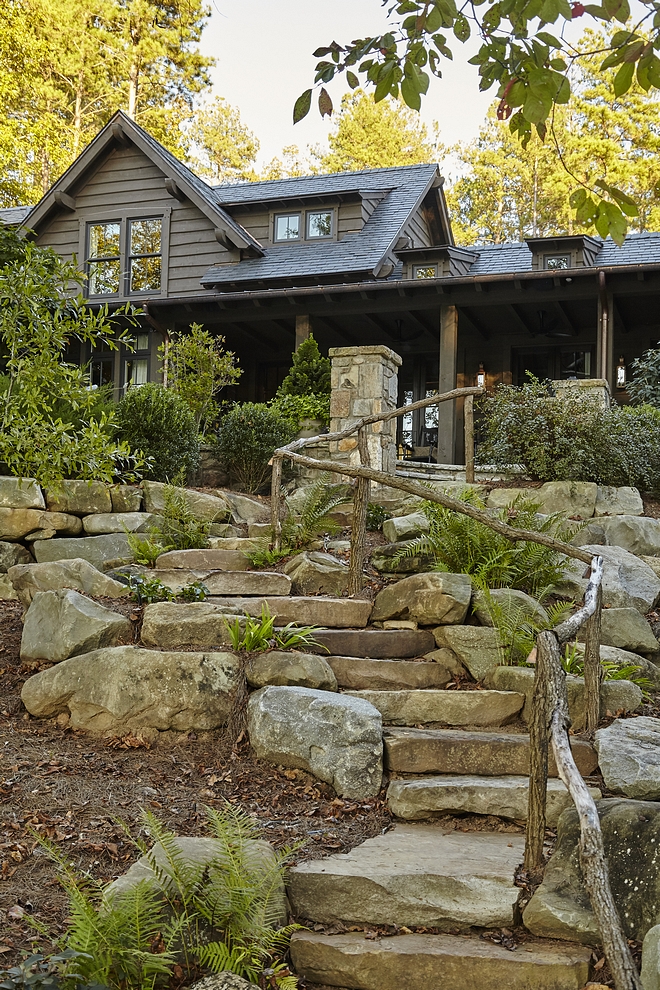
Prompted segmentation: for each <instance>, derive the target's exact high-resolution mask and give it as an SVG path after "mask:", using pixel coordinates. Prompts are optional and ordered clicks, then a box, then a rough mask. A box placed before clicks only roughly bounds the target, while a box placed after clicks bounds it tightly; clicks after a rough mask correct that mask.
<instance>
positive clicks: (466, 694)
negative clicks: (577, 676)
mask: <svg viewBox="0 0 660 990" xmlns="http://www.w3.org/2000/svg"><path fill="white" fill-rule="evenodd" d="M345 693H346V694H350V695H352V696H353V697H354V698H362V699H363V700H364V701H368V702H369V703H370V704H372V705H373V706H374V708H377V709H378V711H379V712H380V713H381V715H382V716H383V722H385V723H386V724H389V725H405V726H410V725H417V724H419V723H422V724H423V723H425V722H433V723H438V722H439V723H442V724H443V725H452V726H459V725H470V726H481V725H483V726H489V725H496V726H499V725H506V723H507V722H511V721H512V720H513V719H515V717H516V715H517V714H518V712H520V710H521V709H522V706H523V704H524V703H525V695H524V694H519V693H517V692H516V691H436V690H433V689H426V690H412V691H347V692H345Z"/></svg>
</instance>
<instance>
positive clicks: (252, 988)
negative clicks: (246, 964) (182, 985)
mask: <svg viewBox="0 0 660 990" xmlns="http://www.w3.org/2000/svg"><path fill="white" fill-rule="evenodd" d="M190 990H259V988H258V986H257V984H256V983H248V981H247V980H244V979H243V977H242V976H237V975H236V973H230V972H229V970H227V969H226V970H223V972H222V973H214V974H213V976H205V977H204V979H203V980H199V982H198V983H194V984H193V985H192V987H191V988H190Z"/></svg>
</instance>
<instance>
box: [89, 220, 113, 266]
mask: <svg viewBox="0 0 660 990" xmlns="http://www.w3.org/2000/svg"><path fill="white" fill-rule="evenodd" d="M120 229H121V224H119V223H92V224H90V225H89V257H90V258H118V257H119V238H120Z"/></svg>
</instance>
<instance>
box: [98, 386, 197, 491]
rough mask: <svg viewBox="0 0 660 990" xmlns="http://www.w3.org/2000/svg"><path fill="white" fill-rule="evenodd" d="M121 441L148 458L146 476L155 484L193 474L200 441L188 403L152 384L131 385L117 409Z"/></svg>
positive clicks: (169, 391) (167, 390)
mask: <svg viewBox="0 0 660 990" xmlns="http://www.w3.org/2000/svg"><path fill="white" fill-rule="evenodd" d="M116 422H117V431H118V436H119V437H120V439H122V440H125V441H127V442H128V443H129V444H130V446H131V447H133V448H134V449H137V450H141V451H143V453H144V454H145V456H147V457H148V458H151V461H150V466H149V468H148V470H147V471H145V474H146V475H147V477H149V478H151V479H153V480H154V481H170V480H171V479H173V478H175V477H177V475H179V474H182V473H183V475H184V476H185V475H187V474H189V473H192V472H193V471H195V469H196V468H197V466H198V464H199V438H198V435H197V428H196V425H195V418H194V416H193V414H192V412H191V411H190V408H189V407H188V405H187V403H186V402H185V401H184V400H183V399H182V398H181V397H180V396H178V395H177V394H176V393H175V392H173V391H171V390H170V389H166V388H163V386H162V385H158V384H156V383H155V382H150V383H148V384H146V385H140V386H139V387H138V386H133V387H132V388H129V389H128V391H127V392H126V395H125V396H124V398H123V399H122V400H121V401H120V402H119V404H118V406H117V420H116Z"/></svg>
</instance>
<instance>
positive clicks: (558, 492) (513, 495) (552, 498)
mask: <svg viewBox="0 0 660 990" xmlns="http://www.w3.org/2000/svg"><path fill="white" fill-rule="evenodd" d="M597 494H598V485H596V484H595V483H594V482H592V481H546V483H545V484H544V485H541V487H540V488H528V489H524V488H494V489H493V490H492V491H491V493H490V495H489V496H488V500H487V502H486V505H487V506H488V508H489V509H500V508H505V507H506V506H508V505H511V503H512V502H515V500H516V499H517V498H518V496H520V495H527V496H529V498H531V499H532V500H533V501H534V502H536V503H538V506H539V512H541V513H543V514H544V515H549V514H550V513H553V512H563V513H565V514H566V515H567V516H568V517H569V518H571V519H591V517H592V516H593V514H594V511H595V508H596V497H597Z"/></svg>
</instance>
